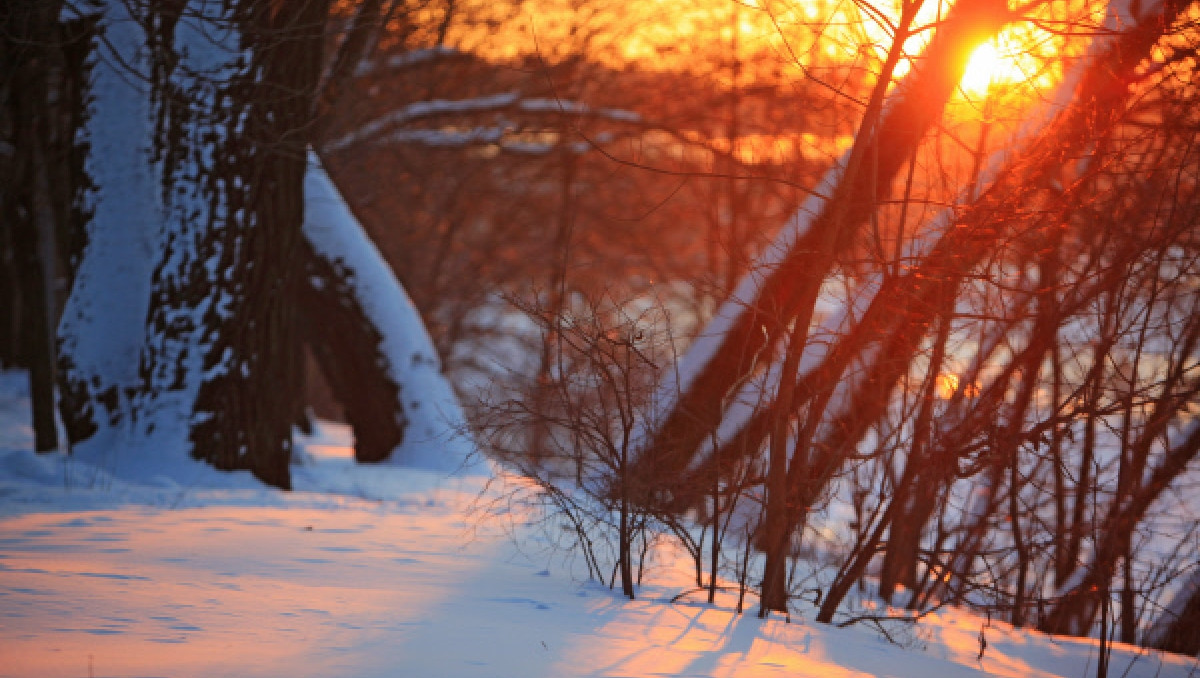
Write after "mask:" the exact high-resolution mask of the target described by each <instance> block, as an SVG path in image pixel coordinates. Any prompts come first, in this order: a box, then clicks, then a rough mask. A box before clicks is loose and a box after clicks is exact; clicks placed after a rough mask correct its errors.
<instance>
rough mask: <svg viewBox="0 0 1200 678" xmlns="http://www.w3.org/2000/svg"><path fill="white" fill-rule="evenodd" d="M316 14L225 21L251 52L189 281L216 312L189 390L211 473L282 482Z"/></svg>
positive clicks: (255, 7)
mask: <svg viewBox="0 0 1200 678" xmlns="http://www.w3.org/2000/svg"><path fill="white" fill-rule="evenodd" d="M327 13H328V0H302V1H301V2H299V3H298V4H297V5H295V6H289V8H288V10H287V11H278V8H276V7H274V6H273V3H271V2H270V1H269V0H244V1H243V2H242V3H241V4H239V5H238V6H237V8H236V10H235V12H234V15H233V17H232V18H233V19H234V20H235V21H236V22H237V23H238V26H239V28H240V29H241V30H242V32H243V33H242V39H241V46H242V48H243V49H245V50H247V51H249V52H250V54H251V56H250V59H249V64H248V68H246V70H245V71H244V72H243V73H241V74H238V75H235V76H234V77H233V78H231V80H230V82H229V83H228V85H227V90H226V91H227V94H228V95H230V96H232V97H233V98H234V102H235V103H234V106H235V107H238V108H239V109H240V110H236V112H235V113H234V115H233V116H232V117H230V118H229V119H228V120H227V121H225V125H226V126H227V127H226V129H224V130H222V132H223V134H224V137H225V145H224V146H223V147H221V148H220V150H218V152H217V153H215V154H214V156H215V158H216V160H215V161H214V166H213V167H212V168H211V170H212V171H213V174H214V177H213V179H214V180H215V185H214V186H213V189H214V190H215V191H218V192H220V191H223V192H224V195H219V194H218V195H217V196H216V200H217V201H218V202H217V203H216V204H214V205H213V207H214V212H213V216H212V221H211V223H210V224H209V228H210V232H209V234H208V237H209V238H212V239H213V240H214V242H212V246H213V248H214V250H215V256H214V257H210V258H208V259H207V262H205V263H206V264H207V265H212V264H216V266H217V267H218V268H217V270H218V271H219V272H220V275H219V276H218V277H217V279H215V280H211V281H203V282H201V284H206V285H211V286H212V287H211V288H210V290H208V294H209V295H212V296H213V297H214V303H216V304H224V305H225V306H226V309H227V310H225V312H223V313H212V314H210V315H209V317H208V322H207V323H206V325H207V327H206V331H207V332H208V333H211V335H212V337H213V341H212V343H211V346H210V347H209V348H208V350H207V355H206V357H205V362H204V371H205V373H206V377H205V378H204V380H203V381H202V382H201V384H200V386H199V389H198V391H197V395H196V404H195V410H194V412H195V413H194V415H193V419H192V424H191V431H190V434H189V439H190V441H191V443H192V446H193V447H192V455H193V456H194V457H196V458H199V459H204V460H206V461H208V462H209V463H211V464H213V465H214V466H216V467H217V468H220V469H229V470H232V469H249V470H250V471H251V472H253V473H254V475H255V476H257V477H258V478H259V479H261V480H263V481H264V482H266V483H269V484H271V485H276V486H279V487H282V488H285V489H286V488H290V487H291V479H290V474H289V470H288V464H289V462H290V459H291V451H292V424H293V421H294V414H295V413H296V412H297V411H298V410H299V409H300V408H299V406H298V405H297V401H296V399H297V398H299V397H300V394H301V393H302V389H301V381H300V377H301V375H300V374H299V373H298V371H297V369H296V367H297V364H298V363H299V360H298V357H297V356H298V354H299V351H300V344H299V333H298V328H297V317H296V299H297V297H298V290H297V283H298V280H297V275H298V273H299V267H297V266H295V262H296V261H297V254H298V253H299V245H300V241H301V238H302V237H303V236H302V225H303V222H304V176H305V172H306V169H307V147H308V137H307V134H306V132H305V128H306V127H307V126H308V124H309V123H310V121H311V112H312V109H313V98H314V94H315V92H316V86H317V80H318V78H319V77H320V68H321V47H322V45H323V41H324V26H325V19H326V15H327ZM225 157H228V158H229V159H228V161H227V164H226V161H224V160H223V159H224V158H225ZM221 201H223V202H224V204H223V207H224V212H222V210H221V209H220V208H221V206H222V204H221ZM193 271H194V272H198V271H196V269H193ZM218 300H219V301H218Z"/></svg>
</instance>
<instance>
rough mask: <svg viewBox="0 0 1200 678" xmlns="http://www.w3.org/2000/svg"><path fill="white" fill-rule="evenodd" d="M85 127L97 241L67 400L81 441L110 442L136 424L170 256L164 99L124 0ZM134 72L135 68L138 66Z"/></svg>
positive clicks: (84, 278) (65, 414)
mask: <svg viewBox="0 0 1200 678" xmlns="http://www.w3.org/2000/svg"><path fill="white" fill-rule="evenodd" d="M97 11H98V23H97V26H96V30H97V31H98V32H99V33H100V34H102V35H103V36H104V39H103V40H102V41H98V42H97V43H96V46H95V50H96V54H95V56H94V58H93V63H92V83H91V88H90V96H91V110H90V115H89V116H88V118H87V121H86V124H85V126H84V128H83V130H81V131H82V134H83V135H84V136H85V137H87V138H88V140H89V142H90V152H89V153H88V155H87V157H86V159H85V161H84V171H85V173H86V174H87V176H88V177H89V179H90V182H91V184H92V191H91V194H90V196H89V197H88V206H87V208H88V210H89V211H90V213H91V219H90V221H89V223H88V224H87V226H86V229H85V230H86V233H87V238H86V240H87V244H86V245H85V246H84V248H83V251H82V253H81V258H80V262H79V267H78V269H77V270H76V273H75V279H74V282H73V284H72V287H71V293H70V295H69V296H68V298H67V301H66V306H65V308H64V310H63V313H62V317H61V319H60V321H59V327H58V341H59V357H58V366H59V379H58V382H59V399H60V400H59V407H60V412H61V414H62V419H63V425H64V428H65V430H66V433H67V437H68V440H69V441H70V443H71V445H72V446H75V445H77V444H79V443H82V442H83V441H85V440H89V439H90V440H92V441H93V443H94V446H95V447H98V448H104V447H107V446H108V445H109V444H111V442H112V441H114V440H115V439H116V437H118V436H123V435H125V434H126V433H127V429H126V428H125V427H126V426H128V425H129V424H130V421H131V420H130V417H129V416H128V415H129V412H130V407H129V400H130V397H131V396H132V395H133V394H134V393H135V392H136V391H137V389H138V385H139V383H140V377H139V375H138V361H139V356H140V354H141V350H142V342H143V339H144V337H145V324H146V311H147V309H148V307H149V300H150V280H151V277H152V275H153V272H154V266H155V264H156V263H157V262H158V261H159V259H161V247H160V244H159V243H160V231H161V225H162V223H163V218H164V207H163V204H162V202H161V199H160V198H161V194H162V185H161V178H160V177H161V172H162V163H161V162H160V161H158V160H157V159H155V157H154V155H153V152H152V146H153V139H154V125H155V122H154V120H155V114H154V111H155V109H156V104H155V101H154V98H153V93H152V89H151V87H150V86H149V84H148V83H147V79H148V78H147V75H148V73H149V71H150V67H149V54H148V53H147V52H146V51H145V50H144V49H143V46H144V45H145V44H146V41H147V40H146V34H145V32H144V31H143V30H142V27H141V26H140V24H139V23H138V21H136V20H135V17H133V16H131V15H130V12H129V6H128V5H127V4H126V3H123V2H110V3H105V4H103V5H101V6H100V7H99V8H98V10H97ZM130 71H133V72H130Z"/></svg>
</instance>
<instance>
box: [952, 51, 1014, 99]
mask: <svg viewBox="0 0 1200 678" xmlns="http://www.w3.org/2000/svg"><path fill="white" fill-rule="evenodd" d="M1026 79H1028V75H1027V74H1026V73H1025V71H1024V69H1022V68H1021V63H1020V58H1019V55H1014V54H1012V53H1011V52H1009V51H1008V50H1002V49H1001V48H1000V47H999V46H998V45H997V44H996V41H995V40H988V41H987V42H985V43H983V44H982V45H980V46H979V47H978V48H976V49H975V51H974V52H973V53H972V54H971V58H970V59H969V60H968V61H967V69H966V72H965V73H964V74H963V79H962V88H963V90H965V91H966V93H967V94H970V95H974V96H983V95H986V94H987V93H988V91H989V90H991V89H992V88H993V87H1003V86H1005V85H1011V84H1013V83H1017V82H1021V81H1023V80H1026Z"/></svg>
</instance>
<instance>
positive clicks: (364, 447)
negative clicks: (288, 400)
mask: <svg viewBox="0 0 1200 678" xmlns="http://www.w3.org/2000/svg"><path fill="white" fill-rule="evenodd" d="M309 162H310V164H309V168H308V174H307V176H306V178H305V219H304V234H305V236H306V238H307V239H308V242H309V244H310V245H311V246H312V252H313V254H314V260H313V261H312V262H311V263H310V264H309V269H308V274H309V276H310V278H309V281H308V282H309V287H310V289H309V290H307V291H306V292H305V296H306V299H307V300H306V301H305V308H304V309H303V311H302V312H303V313H304V314H305V317H306V318H308V325H309V328H310V329H309V331H310V332H314V334H310V340H311V341H312V343H313V348H314V353H316V355H317V359H318V361H319V362H320V364H321V367H322V370H323V371H324V372H325V374H326V376H327V377H328V379H329V381H330V384H331V385H332V386H333V388H334V390H335V396H336V397H337V398H338V399H339V401H340V402H341V403H342V404H343V406H344V407H345V408H346V415H347V417H348V418H349V420H350V423H351V424H352V425H353V426H354V430H355V436H356V438H357V444H356V449H355V454H356V456H357V457H358V459H359V460H360V461H384V460H386V461H387V462H388V463H392V464H398V465H404V466H413V467H417V468H425V469H431V470H436V471H442V472H455V471H461V470H479V469H481V468H482V466H481V462H479V460H478V459H477V458H476V457H475V456H474V455H473V451H474V443H473V441H472V438H471V435H470V433H469V432H468V430H467V423H466V417H465V415H464V414H463V410H462V408H461V407H460V406H459V403H458V400H457V398H456V397H455V395H454V391H453V389H452V388H451V386H450V383H449V382H448V381H447V380H446V378H445V377H444V376H443V375H442V373H441V364H440V361H439V360H438V357H437V352H436V350H435V349H434V347H433V341H432V339H430V337H429V334H428V332H427V331H426V330H425V326H424V324H423V323H422V322H421V317H420V315H419V314H418V312H417V309H416V307H415V306H413V303H412V301H410V300H409V298H408V295H407V294H406V293H405V292H404V289H403V288H402V287H401V286H400V283H399V281H397V280H396V277H395V275H394V274H393V272H392V270H391V268H390V267H389V266H388V264H387V262H386V261H384V259H383V256H382V255H381V254H380V253H379V251H378V250H377V249H376V248H375V245H374V244H373V243H372V242H371V240H370V238H369V237H368V236H367V234H366V232H365V231H364V230H363V228H362V226H361V225H360V224H359V222H358V220H357V219H356V218H355V216H354V214H353V213H352V212H351V211H350V207H349V206H348V205H347V204H346V202H345V201H344V200H343V199H342V197H341V194H340V193H339V192H338V190H337V187H336V186H334V184H333V182H332V181H331V180H330V179H329V176H328V175H327V174H326V173H325V170H324V169H323V168H322V167H321V165H320V162H319V161H318V160H317V159H316V156H315V155H312V156H311V158H310V161H309ZM326 314H328V315H326ZM360 379H362V381H360ZM383 398H388V400H386V401H384V400H382V399H383Z"/></svg>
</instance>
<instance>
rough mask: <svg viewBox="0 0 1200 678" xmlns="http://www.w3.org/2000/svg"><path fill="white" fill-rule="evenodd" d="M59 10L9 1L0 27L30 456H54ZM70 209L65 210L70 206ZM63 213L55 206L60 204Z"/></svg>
mask: <svg viewBox="0 0 1200 678" xmlns="http://www.w3.org/2000/svg"><path fill="white" fill-rule="evenodd" d="M59 5H60V3H57V2H41V1H36V0H14V2H12V3H10V5H9V8H8V11H7V12H6V13H5V14H4V15H3V19H2V20H0V27H2V29H3V36H4V37H3V39H2V40H0V50H2V52H0V63H2V64H3V67H4V68H3V70H4V71H6V72H7V73H8V77H7V78H6V79H5V82H4V87H3V89H4V94H5V95H6V96H5V98H6V99H7V101H6V102H5V103H6V104H7V115H6V116H5V117H7V118H8V119H9V120H10V122H11V127H10V130H11V133H12V143H10V144H9V145H10V146H11V147H12V153H11V160H12V162H11V164H9V168H10V170H11V174H12V176H10V177H9V184H8V186H6V187H5V190H6V192H7V193H8V194H7V195H6V196H5V197H6V200H5V201H4V203H5V210H4V211H5V214H4V218H5V220H6V221H8V222H9V223H10V224H11V225H12V240H11V241H10V243H11V245H12V246H13V260H14V261H13V263H14V264H15V265H16V266H15V270H16V272H17V275H18V283H17V289H14V290H12V291H13V292H15V293H17V294H19V297H20V299H21V301H22V303H21V305H20V308H21V310H22V311H23V313H22V316H21V317H20V318H19V320H18V323H19V328H18V336H17V337H16V338H17V339H18V341H19V343H20V344H21V346H22V347H23V350H22V351H21V354H22V357H23V358H24V363H25V365H26V366H27V367H28V368H29V382H30V400H31V406H32V410H33V431H34V449H36V450H37V451H39V452H48V451H51V450H55V449H57V448H58V433H57V430H56V428H55V422H54V410H55V403H54V382H55V348H54V347H55V339H54V334H55V333H54V324H55V321H56V320H57V318H58V302H57V299H56V294H55V281H56V279H57V275H56V269H57V259H58V256H57V252H56V246H55V240H56V236H57V234H58V232H59V231H60V226H59V225H60V223H61V222H63V221H64V219H63V218H62V215H64V214H65V211H64V209H62V208H61V207H60V209H58V210H57V211H56V209H55V208H56V206H58V205H56V202H58V201H55V200H54V197H53V196H52V195H51V174H52V170H51V167H50V163H51V160H50V153H49V147H50V144H51V143H52V141H53V140H54V139H55V138H56V137H58V136H60V135H57V134H55V133H54V130H53V129H52V126H53V124H54V120H55V116H54V115H53V114H52V110H53V109H52V105H51V101H50V87H52V86H54V84H55V81H56V79H58V78H56V76H61V71H62V70H63V69H62V51H61V50H60V49H58V48H57V43H58V39H59V34H58V12H59ZM68 204H69V203H68ZM59 205H61V202H59Z"/></svg>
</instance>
